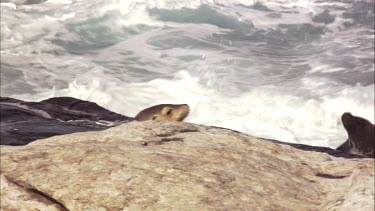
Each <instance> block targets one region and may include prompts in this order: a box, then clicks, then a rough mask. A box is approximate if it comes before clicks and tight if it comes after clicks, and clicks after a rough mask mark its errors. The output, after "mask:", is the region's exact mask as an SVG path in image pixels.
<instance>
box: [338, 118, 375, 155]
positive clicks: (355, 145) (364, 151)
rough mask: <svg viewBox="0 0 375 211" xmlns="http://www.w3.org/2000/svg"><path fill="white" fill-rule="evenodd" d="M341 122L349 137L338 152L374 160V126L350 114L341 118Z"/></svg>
mask: <svg viewBox="0 0 375 211" xmlns="http://www.w3.org/2000/svg"><path fill="white" fill-rule="evenodd" d="M341 121H342V123H343V125H344V128H345V130H346V131H347V132H348V136H349V137H348V140H346V141H345V142H344V143H343V144H341V145H340V146H339V147H338V148H337V150H340V151H343V152H348V153H353V154H359V155H363V156H368V157H372V158H374V142H375V138H374V131H375V126H374V124H372V123H371V122H370V121H368V120H367V119H364V118H361V117H357V116H353V115H352V114H351V113H348V112H346V113H344V114H343V115H342V116H341Z"/></svg>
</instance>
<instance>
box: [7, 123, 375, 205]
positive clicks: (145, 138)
mask: <svg viewBox="0 0 375 211" xmlns="http://www.w3.org/2000/svg"><path fill="white" fill-rule="evenodd" d="M308 149H309V150H301V149H298V147H295V146H290V145H286V144H277V143H274V142H271V141H265V140H259V139H257V138H254V137H251V136H248V135H244V134H241V133H238V132H235V131H230V130H226V129H220V128H215V127H205V126H199V125H194V124H189V123H184V122H171V121H146V122H131V123H128V124H124V125H120V126H118V127H115V128H111V129H107V130H104V131H100V132H85V133H75V134H70V135H64V136H55V137H52V138H48V139H44V140H38V141H35V142H32V143H30V144H29V145H26V146H2V147H1V173H2V174H3V176H2V183H4V184H7V185H5V186H3V185H2V187H1V200H2V201H4V200H5V201H6V203H1V206H2V207H1V208H2V210H12V209H13V210H22V209H24V210H27V206H29V205H28V204H27V203H34V202H35V203H39V204H38V205H35V206H50V207H51V209H50V210H53V209H55V210H59V209H61V210H64V209H65V210H189V211H190V210H372V209H373V207H374V159H371V158H351V159H348V158H345V156H342V157H340V156H341V155H345V153H341V154H340V153H338V154H335V153H332V152H334V151H333V150H331V151H330V150H326V149H322V148H318V147H316V148H314V147H308ZM13 184H14V185H13ZM15 184H17V185H15ZM41 200H44V201H41ZM20 202H22V203H20ZM52 206H54V208H52ZM40 210H49V209H42V208H41V209H40Z"/></svg>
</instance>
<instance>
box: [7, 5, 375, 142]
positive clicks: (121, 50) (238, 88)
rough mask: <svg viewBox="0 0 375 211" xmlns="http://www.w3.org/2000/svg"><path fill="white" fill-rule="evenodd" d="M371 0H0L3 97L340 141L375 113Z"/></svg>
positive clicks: (264, 133)
mask: <svg viewBox="0 0 375 211" xmlns="http://www.w3.org/2000/svg"><path fill="white" fill-rule="evenodd" d="M374 80H375V79H374V1H373V0H370V1H354V0H310V1H308V0H273V1H262V0H165V1H159V0H148V1H147V0H123V1H121V0H90V1H87V0H86V1H84V0H47V1H46V0H8V1H6V0H1V95H2V96H9V97H15V98H19V99H23V100H33V101H34V100H42V99H45V98H48V97H54V96H71V97H76V98H80V99H83V100H90V101H93V102H96V103H98V104H99V105H101V106H103V107H105V108H107V109H110V110H112V111H115V112H118V113H121V114H124V115H127V116H135V115H136V114H137V112H138V111H140V110H142V109H144V108H146V107H149V106H152V105H155V104H160V103H173V104H176V103H187V104H189V105H190V108H191V112H190V114H189V116H188V118H187V119H186V121H187V122H192V123H198V124H203V125H215V126H219V127H226V128H231V129H234V130H238V131H241V132H244V133H247V134H250V135H254V136H258V137H264V138H271V139H277V140H280V141H284V142H292V143H302V144H309V145H317V146H329V147H337V146H338V145H340V144H341V143H342V142H344V141H345V139H346V137H347V134H346V131H345V130H344V128H343V126H342V123H341V120H340V117H341V115H342V113H343V112H347V111H348V112H351V113H352V114H354V115H357V116H361V117H364V118H367V119H368V120H370V121H371V122H374Z"/></svg>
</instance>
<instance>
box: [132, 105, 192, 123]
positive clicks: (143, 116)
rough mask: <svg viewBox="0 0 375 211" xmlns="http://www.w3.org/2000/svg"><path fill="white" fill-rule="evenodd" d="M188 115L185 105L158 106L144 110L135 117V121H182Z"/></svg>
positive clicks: (187, 108) (187, 107)
mask: <svg viewBox="0 0 375 211" xmlns="http://www.w3.org/2000/svg"><path fill="white" fill-rule="evenodd" d="M188 114H189V106H188V105H187V104H160V105H156V106H152V107H149V108H146V109H144V110H142V111H141V112H139V113H138V114H137V116H135V120H138V121H146V120H173V121H182V120H184V118H185V117H186V116H187V115H188Z"/></svg>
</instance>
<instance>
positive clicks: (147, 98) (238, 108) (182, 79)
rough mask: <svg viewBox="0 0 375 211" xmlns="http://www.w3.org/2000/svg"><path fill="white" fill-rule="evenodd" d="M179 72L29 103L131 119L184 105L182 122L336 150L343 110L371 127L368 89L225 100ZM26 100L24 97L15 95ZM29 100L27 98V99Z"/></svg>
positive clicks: (272, 91)
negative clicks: (70, 100)
mask: <svg viewBox="0 0 375 211" xmlns="http://www.w3.org/2000/svg"><path fill="white" fill-rule="evenodd" d="M198 81H199V79H198V78H196V77H192V76H191V75H189V73H187V72H186V71H180V72H178V73H177V74H176V76H175V78H174V79H170V80H167V79H155V80H152V81H149V82H144V83H129V84H117V83H114V82H113V81H103V80H100V79H95V80H93V81H92V83H91V84H90V85H81V84H79V82H77V81H74V82H72V83H71V84H70V85H69V87H68V88H67V89H63V90H54V92H53V94H52V95H51V92H50V91H49V92H48V91H46V92H44V93H42V94H40V95H39V96H38V97H37V98H35V96H34V98H33V99H32V100H41V99H44V98H47V97H53V96H71V97H76V98H80V99H84V100H90V101H94V102H96V103H98V104H99V105H101V106H104V107H106V108H108V109H110V110H112V111H116V112H118V113H121V114H124V115H127V116H135V115H136V114H137V113H138V112H139V111H140V110H142V109H144V108H146V107H149V106H152V105H155V104H162V103H174V104H178V103H187V104H189V106H190V108H191V112H190V114H189V116H188V118H187V119H186V121H187V122H192V123H198V124H203V125H213V126H219V127H226V128H231V129H234V130H238V131H241V132H244V133H247V134H251V135H254V136H258V137H264V138H270V139H277V140H281V141H285V142H293V143H303V144H310V145H319V146H330V147H337V146H338V145H340V144H341V143H342V142H343V141H344V140H345V139H346V132H345V130H344V129H343V126H342V124H341V120H340V117H341V115H342V113H344V112H346V111H350V112H352V113H353V114H354V115H358V116H362V117H364V118H367V119H369V120H370V121H372V122H374V110H373V102H374V96H373V95H371V94H366V93H371V89H374V86H370V87H361V86H355V87H350V86H345V87H324V88H323V87H320V88H319V90H320V91H321V92H323V95H321V94H322V93H316V95H315V96H313V97H307V96H300V95H293V94H291V93H283V90H281V89H280V88H279V87H275V86H271V85H268V86H260V87H254V88H253V89H252V91H250V92H247V93H242V94H241V95H239V96H225V95H223V94H222V93H219V92H217V91H216V90H214V89H210V88H208V87H205V86H203V85H201V84H200V83H199V82H198ZM16 97H19V98H24V99H25V98H27V97H26V96H16ZM29 100H30V99H29Z"/></svg>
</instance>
